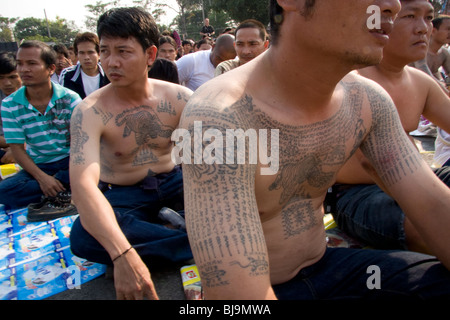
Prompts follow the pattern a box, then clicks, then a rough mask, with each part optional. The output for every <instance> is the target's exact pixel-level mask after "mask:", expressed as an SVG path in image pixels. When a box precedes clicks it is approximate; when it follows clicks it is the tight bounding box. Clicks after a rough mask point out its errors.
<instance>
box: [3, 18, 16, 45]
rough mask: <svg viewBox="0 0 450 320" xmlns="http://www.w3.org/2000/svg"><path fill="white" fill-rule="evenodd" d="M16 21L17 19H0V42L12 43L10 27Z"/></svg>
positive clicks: (12, 36) (11, 28) (12, 37)
mask: <svg viewBox="0 0 450 320" xmlns="http://www.w3.org/2000/svg"><path fill="white" fill-rule="evenodd" d="M16 21H17V18H5V17H0V42H12V41H14V35H13V31H12V30H13V27H12V25H13V24H14V23H15V22H16Z"/></svg>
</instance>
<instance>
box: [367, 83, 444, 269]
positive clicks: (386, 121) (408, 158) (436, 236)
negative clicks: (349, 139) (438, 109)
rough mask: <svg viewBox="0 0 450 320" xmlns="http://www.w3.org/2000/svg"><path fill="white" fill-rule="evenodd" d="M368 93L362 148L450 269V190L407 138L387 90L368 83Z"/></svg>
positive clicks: (410, 217) (421, 233)
mask: <svg viewBox="0 0 450 320" xmlns="http://www.w3.org/2000/svg"><path fill="white" fill-rule="evenodd" d="M366 92H367V97H368V100H369V104H370V108H371V112H372V122H373V123H372V129H371V131H370V133H369V134H368V136H367V137H366V139H365V141H364V142H363V144H362V146H361V150H362V151H363V153H364V154H365V156H366V157H367V158H368V159H369V161H370V162H371V163H372V164H373V166H374V167H375V169H376V171H377V173H378V175H379V177H380V178H381V180H382V181H383V183H384V185H385V186H386V188H387V189H388V191H389V193H390V194H391V195H392V196H393V197H394V199H395V200H396V201H397V202H398V204H399V205H400V206H401V208H402V209H403V211H404V212H405V214H406V216H407V217H408V219H409V220H410V221H411V222H412V223H413V225H414V226H415V228H416V229H417V230H418V232H419V233H420V235H421V236H422V238H423V239H424V241H425V243H426V244H427V246H428V248H429V249H430V250H431V252H432V253H433V254H434V255H436V256H437V257H438V258H439V259H440V260H441V262H442V263H443V264H444V265H445V266H446V267H447V269H450V247H449V245H448V244H449V243H450V231H449V228H448V226H449V225H450V211H449V210H448V208H450V189H449V188H448V187H447V186H446V185H445V184H443V183H442V182H441V181H440V180H439V179H438V178H437V177H436V175H435V174H434V173H433V172H432V171H431V169H430V168H429V167H428V165H427V164H426V163H425V162H424V161H423V160H422V158H421V156H420V154H419V153H418V151H417V150H416V149H415V148H414V146H413V144H412V143H411V142H410V140H409V139H408V137H407V135H406V134H405V132H404V130H403V128H402V125H401V122H400V119H399V117H398V113H397V111H396V108H395V106H394V104H393V102H392V100H391V99H390V97H389V96H388V95H387V93H385V92H384V91H382V90H381V89H378V88H374V87H369V86H367V87H366Z"/></svg>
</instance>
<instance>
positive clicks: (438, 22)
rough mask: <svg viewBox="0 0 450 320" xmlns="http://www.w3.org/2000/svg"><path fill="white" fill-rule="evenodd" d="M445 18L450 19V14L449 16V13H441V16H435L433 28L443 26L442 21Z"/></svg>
mask: <svg viewBox="0 0 450 320" xmlns="http://www.w3.org/2000/svg"><path fill="white" fill-rule="evenodd" d="M445 19H450V16H447V15H440V16H439V17H437V18H434V19H433V28H435V29H438V30H439V29H440V28H441V25H442V22H443V21H444V20H445Z"/></svg>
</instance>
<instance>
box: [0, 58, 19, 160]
mask: <svg viewBox="0 0 450 320" xmlns="http://www.w3.org/2000/svg"><path fill="white" fill-rule="evenodd" d="M16 67H17V62H16V56H15V54H13V53H11V52H2V53H0V90H1V92H2V93H3V94H4V95H5V97H7V96H9V95H11V94H13V93H14V92H16V91H17V90H19V88H20V87H21V86H22V80H20V77H19V74H18V73H17V70H16ZM13 162H15V160H14V157H13V155H12V152H11V149H10V148H9V145H8V144H7V143H6V140H5V134H4V133H3V122H2V118H1V117H0V164H7V163H13Z"/></svg>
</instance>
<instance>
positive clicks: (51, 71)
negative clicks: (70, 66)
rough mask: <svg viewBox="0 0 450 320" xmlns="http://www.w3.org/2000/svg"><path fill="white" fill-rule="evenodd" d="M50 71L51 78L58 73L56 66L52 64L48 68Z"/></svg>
mask: <svg viewBox="0 0 450 320" xmlns="http://www.w3.org/2000/svg"><path fill="white" fill-rule="evenodd" d="M47 69H48V71H49V72H50V76H52V75H53V74H55V72H56V64H51V65H49V66H48V67H47Z"/></svg>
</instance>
